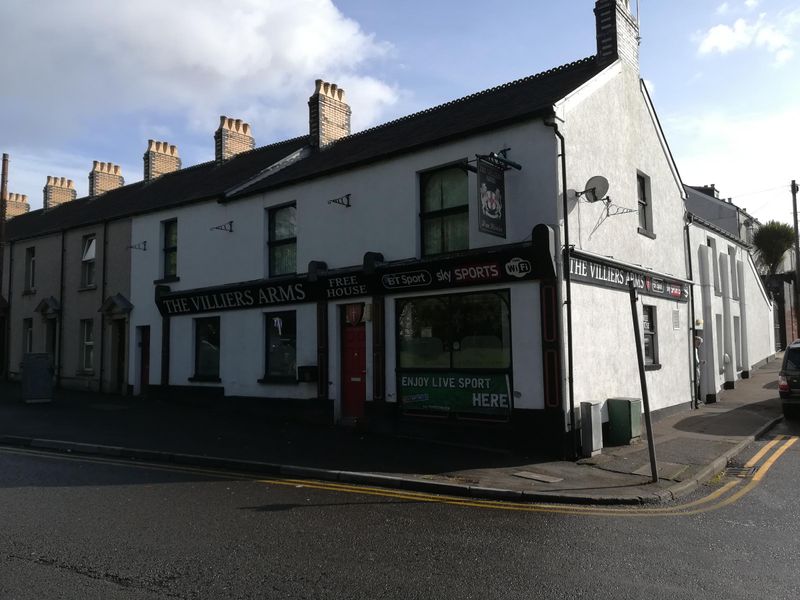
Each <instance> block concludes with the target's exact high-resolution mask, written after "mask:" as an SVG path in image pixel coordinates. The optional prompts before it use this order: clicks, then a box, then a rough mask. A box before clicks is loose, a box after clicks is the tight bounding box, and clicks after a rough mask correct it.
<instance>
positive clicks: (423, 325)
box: [9, 0, 771, 453]
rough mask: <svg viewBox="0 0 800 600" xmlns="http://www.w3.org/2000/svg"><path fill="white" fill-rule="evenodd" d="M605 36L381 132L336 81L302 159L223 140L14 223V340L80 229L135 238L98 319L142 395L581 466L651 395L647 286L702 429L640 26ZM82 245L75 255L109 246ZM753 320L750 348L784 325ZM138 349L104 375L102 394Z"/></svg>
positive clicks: (659, 402)
mask: <svg viewBox="0 0 800 600" xmlns="http://www.w3.org/2000/svg"><path fill="white" fill-rule="evenodd" d="M594 13H595V20H596V25H597V53H596V54H595V55H594V56H590V57H587V58H583V59H580V60H576V61H575V62H573V63H570V64H567V65H563V66H560V67H557V68H554V69H551V70H549V71H546V72H543V73H539V74H537V75H532V76H530V77H526V78H523V79H520V80H517V81H513V82H509V83H507V84H504V85H502V86H499V87H496V88H492V89H489V90H484V91H481V92H478V93H475V94H473V95H470V96H467V97H465V98H460V99H457V100H454V101H452V102H448V103H446V104H443V105H441V106H437V107H433V108H431V109H428V110H425V111H422V112H420V113H416V114H413V115H409V116H407V117H404V118H401V119H398V120H396V121H392V122H389V123H386V124H383V125H380V126H377V127H374V128H372V129H369V130H366V131H362V132H358V133H352V132H351V131H350V117H351V108H350V106H349V105H348V103H347V97H346V94H345V92H344V90H342V89H341V88H339V87H337V86H336V85H335V84H333V83H330V82H325V81H322V80H318V81H317V82H316V85H315V89H314V91H313V93H312V95H311V97H310V99H309V109H308V110H309V112H308V115H309V130H308V133H307V134H305V135H302V136H300V137H297V138H294V139H290V140H286V141H283V142H279V143H274V144H271V145H268V146H265V147H262V148H257V149H253V148H254V146H255V143H254V140H253V138H252V132H251V131H250V129H249V127H248V126H247V125H246V124H243V123H241V122H239V121H236V120H230V119H227V118H224V117H223V119H222V121H221V124H220V127H219V129H218V130H217V134H216V136H215V144H216V148H217V152H216V158H215V160H214V161H211V162H209V163H205V164H202V165H198V166H195V167H189V168H185V169H182V168H180V164H179V159H177V152H173V151H172V148H173V147H172V146H169V145H167V144H161V143H156V142H153V143H151V145H150V147H149V148H148V152H149V153H150V152H153V153H154V154H152V155H151V157H150V162H149V163H148V160H147V158H146V161H145V163H146V169H147V165H148V164H150V165H154V164H161V163H164V165H165V166H163V167H161V166H159V167H158V168H159V169H161V170H160V171H159V173H161V174H160V176H157V177H151V178H149V179H148V178H147V177H146V180H145V181H144V182H141V183H137V184H133V185H129V186H124V187H122V188H119V189H118V190H114V191H111V192H107V193H106V194H105V195H104V196H103V197H100V198H87V199H81V200H73V201H72V202H70V203H67V204H66V205H64V206H61V207H59V208H57V209H53V210H52V211H44V212H40V213H39V214H37V213H36V212H34V213H31V214H30V215H28V216H26V217H18V218H17V219H15V221H14V222H12V226H10V230H13V231H12V238H13V240H14V242H13V246H14V254H15V259H14V260H15V263H14V265H15V266H14V267H13V270H14V272H15V276H14V277H15V279H14V281H15V284H14V286H13V289H11V290H10V291H9V294H10V295H9V297H10V299H11V302H10V304H11V307H10V311H11V312H10V314H11V317H10V319H11V321H12V322H13V323H15V325H14V327H16V328H19V327H20V325H19V323H22V322H23V321H24V320H25V319H28V318H30V317H28V316H27V315H28V314H29V312H25V311H30V310H31V306H29V304H30V305H32V304H33V303H32V302H30V303H29V304H24V302H25V300H23V299H21V298H18V295H19V291H18V290H19V287H18V286H19V283H16V282H17V278H20V277H23V275H22V274H21V273H22V271H21V267H20V263H19V262H18V261H19V260H21V259H20V258H19V257H20V256H24V252H25V250H26V246H25V244H26V243H28V240H32V239H34V237H35V235H34V234H35V232H41V231H43V229H42V227H43V226H42V225H41V223H46V222H48V219H54V217H52V216H49V215H55V214H57V211H69V210H71V211H73V212H74V213H75V215H76V217H75V218H77V215H78V214H80V215H84V216H83V217H82V218H83V219H84V220H86V221H87V224H88V221H91V220H92V219H95V221H93V223H94V226H95V227H97V226H99V225H102V226H103V227H106V225H105V224H104V223H107V222H108V223H111V222H114V223H116V222H117V220H119V221H121V222H123V223H124V229H123V228H122V226H120V230H119V231H117V230H116V229H115V230H114V231H115V234H114V237H113V242H112V241H111V240H112V238H111V236H109V238H108V239H109V241H108V242H107V241H105V236H103V245H104V246H107V245H108V244H110V243H113V247H114V248H115V249H121V248H123V247H124V249H125V252H126V254H125V256H124V257H123V258H121V259H120V264H119V269H120V272H125V273H126V274H127V275H128V277H129V283H128V287H124V288H120V289H117V288H116V287H112V286H109V285H108V284H98V287H102V288H103V290H104V291H102V292H101V293H98V294H97V296H96V300H97V302H98V304H97V306H98V308H96V309H95V310H99V307H100V306H105V305H106V304H107V303H108V302H111V303H113V305H114V310H116V311H117V313H124V321H125V323H126V326H125V327H126V328H125V335H126V336H127V338H126V343H125V344H124V345H125V349H124V352H123V353H124V354H125V355H126V358H125V360H126V364H127V368H126V369H124V371H125V384H126V385H127V386H128V389H129V390H130V391H131V392H132V393H134V394H146V393H156V392H157V391H161V392H164V391H165V392H168V394H169V395H170V396H171V397H174V396H176V395H179V394H182V395H185V396H186V397H188V398H198V397H200V396H203V397H215V398H217V399H218V400H219V401H221V402H234V401H235V399H237V398H247V399H249V400H251V401H255V402H256V403H257V404H258V405H259V406H260V407H263V408H265V409H267V412H269V411H274V412H276V413H292V414H298V415H303V416H305V417H310V416H312V415H313V416H315V417H317V418H320V417H321V418H324V419H325V420H327V421H335V422H339V423H350V424H366V425H367V426H376V427H384V428H387V427H388V428H391V429H393V430H404V429H417V430H419V429H425V430H427V431H428V432H429V433H431V435H448V436H451V435H459V436H461V437H462V438H470V437H472V436H491V437H495V438H503V439H505V440H516V441H517V442H519V443H521V444H524V445H540V446H546V447H548V448H550V449H551V450H553V451H554V452H562V451H564V450H566V451H567V452H570V453H571V452H575V451H577V450H578V447H577V446H578V443H577V437H576V436H574V435H573V434H574V433H576V432H577V428H578V424H579V421H580V419H579V409H580V406H581V403H583V402H589V403H595V404H600V406H601V409H602V411H603V418H604V419H606V420H607V418H608V416H607V412H606V403H607V400H608V399H610V398H618V397H631V396H639V395H640V391H639V390H640V388H639V379H638V366H637V357H636V352H635V344H634V341H635V340H634V330H633V320H632V316H631V304H630V300H629V282H631V281H632V282H634V285H635V287H636V288H637V289H638V292H639V294H640V295H641V300H640V301H639V302H638V303H637V310H638V319H639V324H640V326H641V328H642V331H643V333H642V337H643V341H644V349H645V350H644V354H645V361H646V373H647V374H646V377H647V381H648V384H649V386H650V390H651V393H650V400H651V406H652V408H653V409H654V410H675V409H676V407H680V406H683V407H686V406H688V403H689V401H690V400H691V399H692V396H693V390H694V352H693V348H692V339H693V336H694V335H695V333H696V329H697V327H698V324H697V320H696V318H694V316H693V309H692V306H693V304H692V294H693V286H692V281H691V278H692V272H691V268H690V265H689V260H688V257H689V252H688V251H687V248H688V247H689V246H688V242H687V234H686V223H687V221H686V206H685V198H686V192H685V190H684V187H683V184H682V182H681V179H680V176H679V173H678V169H677V167H676V165H675V164H674V162H673V160H672V157H671V154H670V152H669V148H668V145H667V141H666V139H665V137H664V134H663V131H662V130H661V128H660V126H659V123H658V119H657V117H656V113H655V109H654V107H653V104H652V102H651V100H650V97H649V95H648V93H647V90H646V88H645V86H644V84H643V82H642V80H641V78H640V75H639V63H638V25H637V23H636V21H635V19H634V17H633V16H632V14H631V11H630V8H629V6H628V3H627V2H624V1H622V0H598V1H597V2H596V4H595V10H594ZM101 206H104V207H106V208H104V209H102V211H105V212H102V213H101V212H100V211H101V209H100V208H99V207H101ZM79 207H83V208H79ZM82 211H83V212H82ZM65 214H66V213H65ZM89 214H92V215H95V214H96V215H100V214H106V215H108V216H107V217H106V218H105V220H103V219H98V218H97V216H94V217H89V216H87V215H89ZM17 221H18V224H17ZM72 223H75V224H74V225H71V229H70V231H72V229H74V230H75V233H74V234H70V235H72V236H73V237H74V239H75V240H78V239H80V240H83V239H84V237H85V236H87V235H90V234H91V232H90V231H88V230H86V231H85V232H84V229H81V227H84V225H83V224H81V225H80V227H78V223H77V222H76V221H73V222H72ZM24 227H29V228H30V229H29V230H27V231H28V233H25V231H26V230H25V229H24ZM51 227H52V226H51ZM36 235H38V236H39V237H41V235H42V234H41V233H36ZM49 235H50V236H51V237H54V239H55V240H56V246H57V245H58V240H60V239H61V238H60V237H59V236H58V235H55V234H53V233H49ZM95 235H100V231H99V230H97V233H96V234H95ZM62 236H63V234H62ZM36 239H38V237H37V238H36ZM73 243H77V242H73ZM29 245H34V244H29ZM76 247H77V246H76ZM81 248H82V249H85V248H84V246H81ZM97 248H98V250H96V252H99V248H100V246H99V245H98V246H97ZM53 251H57V248H55V250H53V249H48V250H47V251H46V252H47V253H48V256H49V255H50V254H49V253H50V252H53ZM36 253H37V256H41V255H42V251H40V250H39V248H38V247H37V248H36ZM109 256H110V254H109ZM73 260H75V259H73ZM96 260H99V259H96ZM79 262H80V261H79ZM109 264H110V263H109ZM101 268H105V267H104V266H103V265H102V264H101V263H98V266H97V269H98V273H100V271H99V269H101ZM114 268H115V269H116V268H117V266H116V265H115V267H114ZM103 281H105V280H103ZM14 290H17V291H14ZM37 293H38V292H37ZM76 293H80V292H76ZM47 295H48V297H49V296H52V297H53V298H54V299H56V300H59V299H60V298H61V296H58V295H56V294H55V293H54V292H53V291H52V290H50V291H48V292H47ZM112 297H113V298H117V300H116V301H112V300H110V298H112ZM36 298H37V299H38V300H39V301H41V300H42V299H41V298H39V296H38V295H37V296H36ZM123 300H124V302H123ZM67 304H68V303H67V302H66V301H60V300H59V304H58V306H56V307H55V308H53V309H51V312H53V311H57V310H60V311H62V312H61V313H59V314H61V318H62V319H63V318H65V316H66V312H65V311H66V308H65V307H66V305H67ZM764 304H765V306H766V305H767V304H768V303H764ZM20 305H21V306H20ZM753 306H754V308H753V312H752V314H751V313H748V315H750V316H749V318H750V319H751V320H752V322H753V323H756V322H758V320H759V319H762V318H765V319H766V318H771V315H769V314H767V312H766V311H762V312H758V311H759V310H761V308H760V307H759V308H758V309H756V307H755V304H754V305H753ZM762 313H763V314H762ZM70 318H71V319H72V321H73V322H74V321H77V322H78V323H80V322H82V321H83V319H82V318H78V316H77V315H76V316H74V317H70ZM99 319H100V322H99V323H98V324H97V328H98V331H101V330H103V331H105V330H106V329H107V328H108V322H110V321H113V319H112V318H111V317H110V316H108V315H105V314H104V313H103V312H102V311H101V312H100V313H99ZM40 327H41V325H40ZM15 331H16V330H15ZM78 333H80V330H79V331H78ZM18 335H19V334H18V333H14V334H13V335H12V339H17V336H18ZM80 339H81V338H80V335H79V336H78V338H77V339H76V343H78V344H79V347H81V346H80V343H79V342H80ZM84 339H85V338H84ZM96 339H98V340H100V337H99V334H98V336H97V338H96ZM69 343H72V342H69ZM15 344H17V342H12V346H14V345H15ZM17 345H19V344H17ZM118 347H121V345H117V344H115V343H114V342H113V341H110V342H106V343H104V349H103V350H100V349H98V350H97V352H98V353H100V355H103V356H106V358H105V361H104V362H103V366H98V367H97V368H98V369H99V370H100V371H101V373H95V376H96V377H98V385H99V381H100V380H102V377H101V376H100V375H101V374H102V375H103V376H106V375H105V374H106V373H108V374H110V373H112V372H116V371H112V370H108V368H110V367H106V365H111V364H116V363H115V358H114V357H112V356H107V355H106V354H102V353H103V352H105V353H108V352H109V351H110V350H109V348H118ZM21 351H22V348H21V347H20V349H19V350H15V351H14V352H16V354H13V360H12V361H11V362H12V363H14V361H15V360H18V358H19V357H20V353H21ZM762 351H766V350H763V349H762V348H761V347H760V346H759V347H758V351H757V352H756V351H753V352H751V353H750V354H749V355H746V354H745V353H741V357H742V358H741V359H742V360H743V361H745V360H747V361H751V362H753V363H754V362H755V361H757V360H759V359H760V358H763V357H762V356H760V354H761V353H762ZM767 352H768V351H767ZM115 356H116V357H118V356H119V354H118V355H115ZM747 368H748V365H745V364H744V363H743V364H742V370H747ZM70 369H71V367H70V368H69V369H66V370H67V371H68V370H70ZM61 371H62V372H63V371H65V369H64V368H62V369H61ZM62 375H63V373H62Z"/></svg>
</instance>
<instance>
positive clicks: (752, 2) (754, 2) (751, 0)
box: [744, 0, 760, 10]
mask: <svg viewBox="0 0 800 600" xmlns="http://www.w3.org/2000/svg"><path fill="white" fill-rule="evenodd" d="M759 2H760V0H744V5H745V6H746V7H747V8H749V9H750V10H752V9H754V8H755V7H756V6H758V4H759Z"/></svg>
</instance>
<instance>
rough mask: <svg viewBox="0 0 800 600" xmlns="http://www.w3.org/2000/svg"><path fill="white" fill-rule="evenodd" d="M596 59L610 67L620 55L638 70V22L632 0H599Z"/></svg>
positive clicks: (597, 5)
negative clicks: (632, 9)
mask: <svg viewBox="0 0 800 600" xmlns="http://www.w3.org/2000/svg"><path fill="white" fill-rule="evenodd" d="M594 15H595V23H596V26H597V63H598V64H599V65H600V66H601V67H607V66H608V65H610V64H611V63H613V62H614V61H615V60H617V59H618V58H619V59H621V60H622V61H623V62H626V63H628V64H629V65H631V66H632V67H634V68H635V69H636V71H637V72H638V71H639V24H638V23H637V20H636V17H634V16H633V13H632V12H631V8H630V2H629V0H597V2H595V5H594Z"/></svg>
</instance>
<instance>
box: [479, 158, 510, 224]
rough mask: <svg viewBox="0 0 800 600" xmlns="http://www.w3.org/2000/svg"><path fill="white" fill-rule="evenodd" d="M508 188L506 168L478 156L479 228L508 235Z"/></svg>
mask: <svg viewBox="0 0 800 600" xmlns="http://www.w3.org/2000/svg"><path fill="white" fill-rule="evenodd" d="M505 194H506V190H505V181H504V170H503V168H502V167H500V166H498V165H497V164H495V163H492V162H490V161H489V160H487V159H486V158H485V157H482V156H478V230H479V231H482V232H483V233H488V234H490V235H496V236H497V237H501V238H505V237H506V197H505Z"/></svg>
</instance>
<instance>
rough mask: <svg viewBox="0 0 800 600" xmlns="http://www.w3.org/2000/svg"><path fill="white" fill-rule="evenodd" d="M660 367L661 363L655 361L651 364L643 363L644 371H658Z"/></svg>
mask: <svg viewBox="0 0 800 600" xmlns="http://www.w3.org/2000/svg"><path fill="white" fill-rule="evenodd" d="M660 369H661V364H660V363H655V364H652V365H645V366H644V370H645V371H659V370H660Z"/></svg>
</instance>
